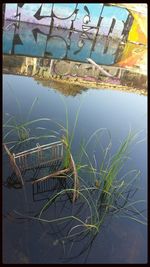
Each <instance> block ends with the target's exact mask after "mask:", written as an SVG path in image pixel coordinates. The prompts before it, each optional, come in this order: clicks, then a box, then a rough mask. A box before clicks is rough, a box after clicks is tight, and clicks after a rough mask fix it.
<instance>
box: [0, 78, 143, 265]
mask: <svg viewBox="0 0 150 267" xmlns="http://www.w3.org/2000/svg"><path fill="white" fill-rule="evenodd" d="M36 97H38V101H37V103H36V104H35V106H34V108H33V110H32V112H31V114H30V118H29V119H30V120H33V119H37V118H42V117H45V118H51V119H52V120H55V121H57V122H60V123H62V124H64V125H65V106H64V103H63V101H64V102H65V105H66V107H67V110H68V116H69V127H70V129H73V126H74V121H75V118H76V113H77V111H78V110H79V107H80V112H79V118H78V123H77V126H76V129H75V135H74V140H73V146H72V154H73V155H74V156H75V155H76V154H77V153H78V149H79V146H80V142H81V140H83V139H85V140H88V138H89V137H90V136H91V135H92V133H93V132H94V131H96V130H97V129H99V128H106V129H108V130H109V131H110V133H111V140H112V154H113V153H114V152H115V151H116V149H117V148H118V146H119V144H120V142H122V141H123V140H124V139H125V138H126V136H127V135H128V133H129V130H130V129H132V130H134V131H135V132H139V137H138V141H139V142H137V144H134V145H133V147H132V148H131V154H130V156H131V159H132V160H131V162H129V163H128V165H127V167H132V168H135V169H139V170H140V172H141V176H140V186H139V188H140V189H139V190H138V192H137V193H136V194H135V196H134V197H136V198H135V199H138V200H147V97H146V96H141V95H136V94H133V93H127V92H121V91H113V90H104V89H103V88H101V89H93V88H88V90H83V91H82V93H80V94H77V95H76V96H75V97H73V96H64V95H62V93H60V92H59V91H58V90H56V89H54V88H50V87H43V86H42V85H41V84H40V82H38V83H37V81H35V80H34V79H33V78H30V77H23V76H18V75H17V76H15V75H4V76H3V116H4V122H6V121H7V120H8V118H9V114H11V115H14V116H15V118H16V120H18V121H19V120H20V119H22V121H25V119H26V117H27V113H28V111H29V109H30V107H31V105H32V103H33V101H34V99H35V98H36ZM16 98H17V100H16ZM17 102H18V103H19V105H20V108H19V105H18V104H17ZM37 127H41V128H38V129H37ZM44 127H45V128H47V129H48V130H49V132H50V133H52V131H53V130H57V127H56V125H54V124H53V123H49V122H41V123H40V122H38V123H37V124H34V125H31V127H30V134H31V135H32V134H33V135H34V134H35V132H36V131H38V134H41V132H42V131H44V130H42V128H44ZM40 131H41V132H40ZM42 134H43V132H42ZM12 138H14V139H12ZM15 138H16V136H15V135H14V136H12V137H11V139H9V138H8V139H7V141H8V140H9V141H12V140H15ZM103 140H104V142H105V136H104V137H103ZM103 140H102V141H103ZM53 141H55V138H53V137H51V139H49V140H44V142H45V143H48V142H53ZM38 142H40V141H38ZM93 143H94V141H93ZM31 146H32V147H34V143H31ZM93 151H95V153H96V155H97V156H98V153H99V152H98V150H97V148H96V147H95V146H94V147H93V145H92V144H91V145H90V146H89V151H88V152H89V153H90V154H91V155H93ZM75 157H76V156H75ZM8 166H9V165H8V160H7V157H6V155H4V160H3V182H4V183H5V181H6V179H7V177H8V176H10V174H11V170H10V168H9V167H8ZM84 179H85V180H86V179H88V177H86V176H85V177H84ZM44 201H45V200H41V201H35V202H33V199H32V190H31V187H30V186H29V185H27V186H26V187H25V189H14V188H8V187H7V186H4V187H3V262H4V263H35V264H36V263H64V262H67V263H69V262H71V263H85V262H86V263H146V262H147V227H146V226H145V225H142V224H140V223H138V222H136V221H133V220H130V219H128V218H123V217H118V218H116V217H111V219H108V220H106V222H104V225H103V227H102V229H101V231H100V233H99V234H98V235H97V236H96V239H95V240H94V242H93V243H92V245H91V247H90V248H89V249H88V250H86V248H85V251H83V253H81V251H82V250H83V245H85V244H86V242H87V240H86V239H83V240H82V241H80V242H76V243H74V244H69V245H68V244H66V243H63V242H62V243H61V242H58V239H59V234H60V233H59V231H58V229H57V231H56V229H54V228H55V225H53V226H52V225H49V224H44V223H39V222H37V221H35V220H27V219H26V218H22V219H17V218H16V217H19V216H17V213H14V211H17V212H19V213H22V214H27V213H28V215H31V216H34V215H35V214H36V213H37V212H38V210H39V209H41V207H42V206H43V203H45V202H44ZM77 203H78V201H77ZM67 205H68V204H66V207H67V208H68V206H67ZM75 205H78V204H75ZM66 207H64V210H63V205H62V204H61V203H60V204H59V205H58V207H53V208H52V209H51V210H50V212H51V215H53V216H51V217H53V218H55V215H56V213H57V212H58V211H59V212H60V214H61V215H62V214H63V212H64V214H65V215H67V212H68V209H67V208H66ZM138 207H139V208H140V210H144V211H143V215H145V216H146V211H145V210H146V208H147V204H146V203H145V202H142V203H141V204H140V205H139V206H138ZM65 208H66V210H65ZM69 208H70V209H75V208H76V207H75V206H73V207H69ZM62 210H63V211H62ZM14 214H15V215H16V216H14ZM64 214H63V216H64ZM59 227H60V228H61V224H60V225H59ZM64 231H65V230H64ZM84 247H86V246H84ZM71 257H72V258H71ZM70 258H71V259H70Z"/></svg>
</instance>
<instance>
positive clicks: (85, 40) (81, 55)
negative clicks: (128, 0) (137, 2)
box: [3, 3, 147, 67]
mask: <svg viewBox="0 0 150 267" xmlns="http://www.w3.org/2000/svg"><path fill="white" fill-rule="evenodd" d="M146 27H147V19H146V17H145V16H144V15H143V14H140V13H137V12H135V11H133V10H129V9H127V8H126V7H122V6H118V5H117V6H115V5H112V4H102V3H100V4H98V3H97V4H86V3H83V4H75V3H73V4H54V3H50V4H40V3H38V4H22V3H18V4H10V3H9V4H6V7H5V23H4V32H3V52H4V54H9V55H11V54H13V55H14V54H15V55H25V56H33V57H50V58H54V59H64V60H73V61H80V62H87V58H91V59H93V60H94V61H95V62H96V63H98V64H101V65H116V66H121V67H125V66H134V65H135V64H138V61H139V60H141V58H143V57H144V55H145V53H146V49H147V48H146V44H147V32H146ZM137 51H138V53H137Z"/></svg>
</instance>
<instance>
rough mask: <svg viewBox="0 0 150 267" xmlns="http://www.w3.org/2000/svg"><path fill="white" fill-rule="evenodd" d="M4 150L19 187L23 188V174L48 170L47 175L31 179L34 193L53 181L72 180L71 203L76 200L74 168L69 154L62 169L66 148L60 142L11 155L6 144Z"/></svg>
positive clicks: (76, 183) (76, 185)
mask: <svg viewBox="0 0 150 267" xmlns="http://www.w3.org/2000/svg"><path fill="white" fill-rule="evenodd" d="M3 146H4V149H5V151H6V153H7V155H8V157H9V161H10V164H11V167H12V169H13V172H14V173H15V175H16V177H17V182H18V183H19V184H20V186H21V187H22V186H24V184H25V183H26V178H25V176H24V175H23V174H24V173H25V172H27V171H30V170H37V169H40V170H41V169H42V170H43V169H46V168H48V173H46V175H43V171H42V176H41V177H39V176H38V178H37V177H36V178H33V177H32V179H31V183H32V185H33V186H34V187H36V191H37V193H38V190H43V188H44V189H45V188H46V186H47V185H48V184H50V182H51V181H53V180H54V179H57V180H58V179H61V180H62V179H63V180H68V179H72V187H73V189H74V190H72V192H73V194H72V201H73V202H74V201H75V200H76V199H77V198H78V190H79V180H78V175H77V170H76V166H75V163H74V160H73V157H72V155H71V153H69V164H68V166H67V167H64V157H65V155H66V146H65V144H64V143H63V142H62V141H57V142H54V143H49V144H45V145H40V144H37V145H36V147H34V148H31V149H28V150H25V151H22V152H19V153H17V154H14V153H11V152H10V150H9V149H8V147H7V146H6V144H3Z"/></svg>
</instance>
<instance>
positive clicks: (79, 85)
mask: <svg viewBox="0 0 150 267" xmlns="http://www.w3.org/2000/svg"><path fill="white" fill-rule="evenodd" d="M34 79H35V80H37V81H38V82H39V83H41V84H42V85H43V86H46V87H50V86H51V85H53V87H54V88H55V89H57V90H59V91H61V92H62V93H63V94H65V95H77V94H78V93H81V92H82V91H83V90H87V89H88V88H89V87H90V88H96V89H100V90H110V89H111V90H117V91H124V92H131V93H136V94H139V95H145V96H146V95H147V90H146V89H139V88H134V87H129V86H126V85H121V84H115V83H114V84H112V83H109V82H101V81H93V80H91V81H90V80H86V79H84V78H81V77H80V78H77V77H76V78H73V77H60V76H59V75H58V76H57V75H55V76H54V77H53V76H52V77H51V78H49V79H48V80H47V81H46V80H45V78H44V77H38V76H35V77H34Z"/></svg>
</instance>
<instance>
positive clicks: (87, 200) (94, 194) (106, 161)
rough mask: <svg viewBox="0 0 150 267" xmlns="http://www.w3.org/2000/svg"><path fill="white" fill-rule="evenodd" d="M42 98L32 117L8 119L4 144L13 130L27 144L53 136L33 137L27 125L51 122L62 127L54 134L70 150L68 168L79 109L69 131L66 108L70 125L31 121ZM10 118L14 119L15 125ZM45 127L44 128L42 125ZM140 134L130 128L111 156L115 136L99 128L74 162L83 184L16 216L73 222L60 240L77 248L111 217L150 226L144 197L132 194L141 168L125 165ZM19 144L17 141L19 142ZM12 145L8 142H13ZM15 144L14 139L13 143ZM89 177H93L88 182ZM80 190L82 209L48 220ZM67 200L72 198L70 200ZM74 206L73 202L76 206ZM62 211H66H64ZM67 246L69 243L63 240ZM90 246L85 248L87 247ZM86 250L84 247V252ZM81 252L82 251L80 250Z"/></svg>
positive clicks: (69, 177)
mask: <svg viewBox="0 0 150 267" xmlns="http://www.w3.org/2000/svg"><path fill="white" fill-rule="evenodd" d="M36 102H37V98H36V99H35V100H34V101H33V103H32V105H31V108H30V110H29V113H28V116H27V118H28V121H26V122H23V123H21V124H17V122H16V120H15V118H14V117H13V116H11V117H10V118H9V119H8V121H7V122H6V123H4V129H9V128H10V130H9V131H8V132H7V133H6V134H5V135H4V142H5V139H6V137H8V136H9V135H10V134H11V133H12V132H16V133H17V134H18V139H19V143H23V142H24V141H27V140H29V139H32V138H33V139H34V138H35V139H36V138H48V137H51V136H52V135H41V136H38V137H30V136H29V131H28V129H27V127H28V126H29V125H31V124H33V123H35V122H40V121H44V120H45V121H50V122H52V123H54V124H55V125H57V126H58V128H59V130H58V131H55V135H53V137H54V138H59V139H60V140H62V141H63V143H64V145H65V147H66V153H65V157H64V161H63V167H64V168H68V167H69V164H70V155H71V154H72V144H73V141H74V134H75V129H76V126H77V122H78V117H79V111H80V109H78V111H77V113H76V117H75V122H74V126H73V130H72V131H71V133H70V130H69V118H68V110H67V107H66V105H65V110H66V120H65V121H66V125H63V124H60V123H58V122H55V121H52V120H51V119H49V118H38V119H35V120H32V121H29V115H30V114H31V112H32V110H33V107H34V105H35V103H36ZM10 121H11V122H12V123H11V124H10ZM39 128H40V127H39ZM102 134H104V135H105V136H106V135H107V136H108V144H107V145H106V146H105V147H103V146H102V143H101V138H100V136H101V135H102ZM137 136H138V135H137V134H133V133H132V132H131V131H130V132H129V134H128V136H127V137H126V138H125V140H124V141H123V142H122V143H121V145H120V146H119V147H118V149H117V151H116V152H115V153H114V154H113V155H111V148H112V140H111V134H110V132H109V131H108V130H107V129H103V128H102V129H98V130H96V131H95V132H94V133H93V134H92V135H91V136H90V137H89V139H88V140H87V142H82V143H81V145H80V154H79V156H78V158H77V159H76V161H75V164H76V168H77V171H78V179H79V181H80V188H78V189H75V188H69V187H63V188H62V189H61V190H60V191H58V192H56V193H55V192H54V193H53V194H52V196H50V197H49V198H48V199H47V200H46V202H45V204H44V205H43V207H42V208H41V210H40V211H39V213H38V214H36V215H35V216H29V215H23V214H22V213H21V212H18V211H15V212H16V214H18V215H19V216H22V217H27V218H28V219H31V220H36V221H39V222H42V223H46V224H53V225H54V224H55V225H56V224H58V225H59V224H61V225H66V224H67V225H69V226H68V228H67V233H65V234H63V235H62V236H61V237H60V239H59V242H66V241H69V242H71V249H72V248H73V245H74V242H75V240H76V239H80V240H82V239H84V238H86V237H87V236H88V242H87V243H86V248H89V247H90V245H91V243H92V242H93V240H94V239H95V237H96V236H97V234H98V233H99V232H100V231H101V229H102V227H103V224H104V222H105V220H107V219H108V217H110V216H112V215H113V216H120V217H121V216H122V217H127V218H129V219H131V220H134V221H136V222H138V223H141V224H143V225H146V224H147V222H146V218H145V216H144V215H143V213H142V212H141V211H140V210H139V209H138V208H137V206H138V204H140V203H143V202H144V201H145V200H135V199H134V198H133V196H134V195H135V193H136V191H137V189H138V182H139V177H140V171H139V170H135V169H131V170H129V171H128V172H125V173H124V166H125V163H126V162H127V161H128V160H129V155H130V147H131V144H132V143H133V142H134V141H135V140H136V138H137ZM93 139H94V140H95V142H96V146H97V147H98V145H99V148H100V150H101V152H102V156H101V157H100V159H99V158H98V157H97V156H96V155H95V154H93V155H91V154H89V152H88V146H89V145H90V144H91V141H92V140H93ZM16 142H17V144H18V141H16ZM8 143H9V142H8ZM10 143H12V141H10ZM87 177H90V179H89V180H88V179H87ZM66 178H67V179H68V180H69V179H70V180H71V179H72V177H71V174H66ZM75 190H78V200H77V202H76V203H74V207H77V205H78V204H79V210H80V211H79V212H77V211H76V208H75V212H73V211H72V210H71V208H70V214H68V215H67V216H63V214H62V216H61V215H60V216H58V217H55V218H51V216H50V218H49V215H50V213H49V210H50V209H51V207H53V205H54V204H57V202H58V201H60V200H63V198H64V197H65V196H66V195H69V194H72V193H73V192H74V191H75ZM67 201H68V200H67ZM71 205H72V204H71ZM61 213H62V212H61ZM63 244H64V243H63ZM84 249H85V248H84ZM84 249H83V251H84ZM81 253H82V252H81Z"/></svg>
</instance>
